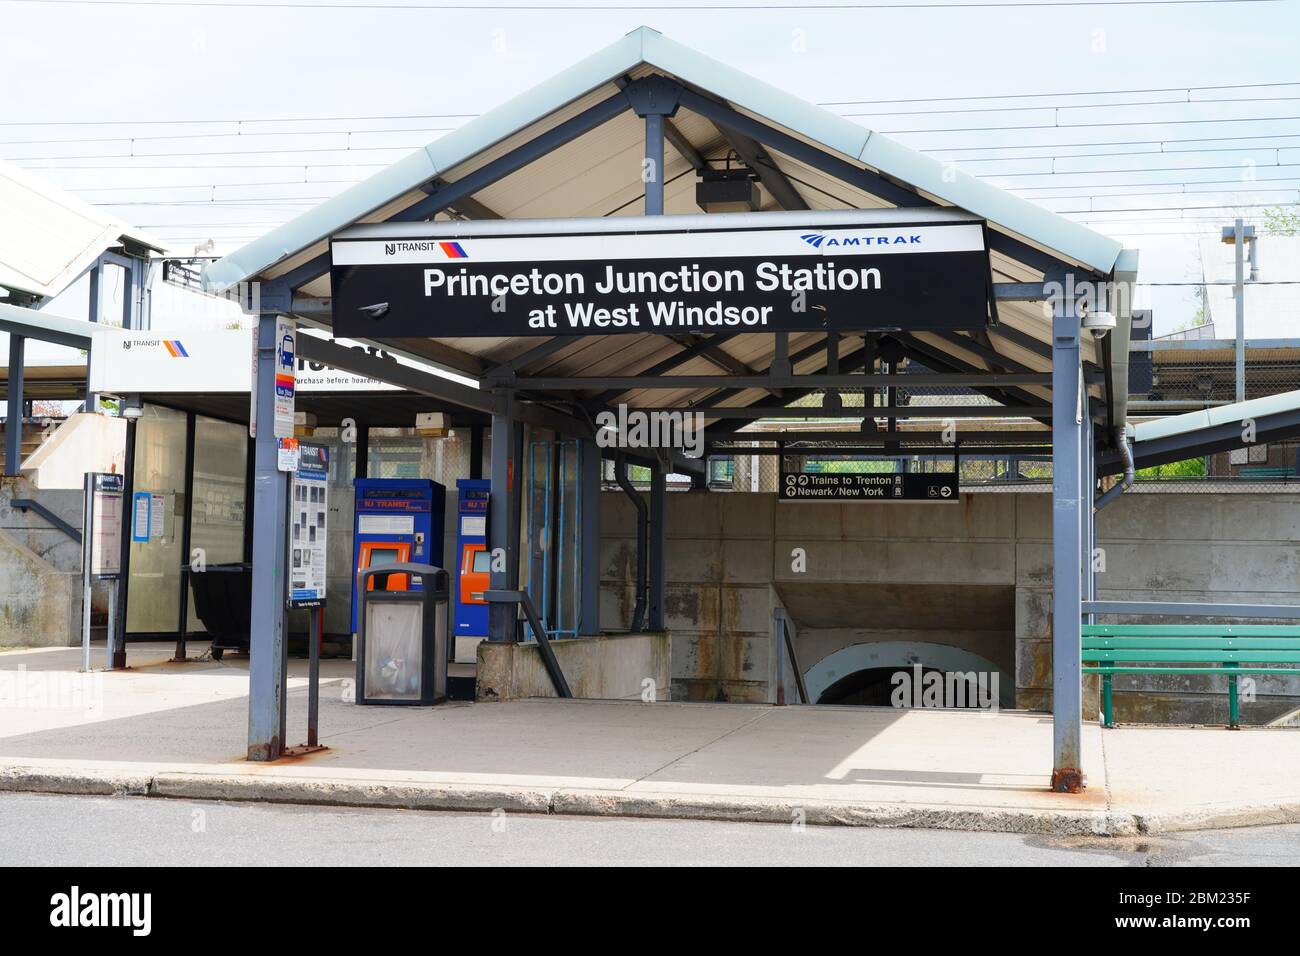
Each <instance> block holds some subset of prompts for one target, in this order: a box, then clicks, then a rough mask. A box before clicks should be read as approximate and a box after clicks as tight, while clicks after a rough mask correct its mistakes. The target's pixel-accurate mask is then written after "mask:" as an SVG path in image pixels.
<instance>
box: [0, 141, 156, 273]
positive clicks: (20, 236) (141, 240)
mask: <svg viewBox="0 0 1300 956" xmlns="http://www.w3.org/2000/svg"><path fill="white" fill-rule="evenodd" d="M124 241H128V242H131V243H133V244H135V245H140V246H145V247H146V248H149V249H154V250H157V251H160V252H161V251H163V250H164V247H163V246H162V245H161V244H160V243H159V242H158V241H157V240H155V239H153V238H151V237H150V236H149V235H148V234H147V233H145V232H142V231H140V230H138V229H135V228H134V227H132V226H127V225H124V224H123V223H120V222H117V221H116V220H114V219H111V218H110V217H108V216H105V215H104V214H103V213H102V212H100V211H99V210H98V209H96V208H95V207H94V206H91V205H89V204H88V203H85V202H82V201H81V200H80V199H77V198H76V197H75V196H73V195H71V194H70V193H67V192H64V191H63V190H62V189H59V188H58V187H56V186H54V185H52V184H50V183H48V182H46V181H45V180H43V179H41V178H39V177H37V176H33V175H31V174H30V173H28V172H27V171H26V170H23V169H20V168H19V167H17V166H14V165H12V164H10V163H6V162H3V161H0V287H3V288H6V289H12V290H15V291H18V292H24V293H27V294H29V295H34V296H38V297H40V298H48V297H51V296H55V295H58V294H59V293H60V292H62V291H63V290H64V289H66V288H67V287H68V286H69V285H71V284H72V282H73V281H74V280H76V278H77V277H78V276H79V275H81V273H82V272H84V271H85V269H86V267H87V266H89V265H90V264H91V263H92V262H94V261H95V259H96V258H98V257H99V255H100V254H101V253H102V252H104V250H105V249H111V248H113V247H115V246H120V245H121V244H122V243H123V242H124Z"/></svg>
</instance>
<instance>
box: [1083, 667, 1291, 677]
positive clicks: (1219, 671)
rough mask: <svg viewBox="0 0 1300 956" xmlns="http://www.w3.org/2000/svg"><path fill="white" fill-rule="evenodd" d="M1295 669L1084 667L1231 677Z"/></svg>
mask: <svg viewBox="0 0 1300 956" xmlns="http://www.w3.org/2000/svg"><path fill="white" fill-rule="evenodd" d="M1293 670H1295V668H1293V667H1281V668H1279V667H1231V668H1228V667H1086V666H1085V667H1084V668H1083V672H1084V673H1085V674H1212V675H1217V676H1219V677H1231V676H1232V675H1233V674H1278V673H1282V674H1286V673H1289V672H1290V671H1293Z"/></svg>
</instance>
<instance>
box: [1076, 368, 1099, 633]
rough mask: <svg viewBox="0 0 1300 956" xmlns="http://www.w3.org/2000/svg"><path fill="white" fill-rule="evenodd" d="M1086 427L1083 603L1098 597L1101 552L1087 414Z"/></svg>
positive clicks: (1081, 510) (1082, 490)
mask: <svg viewBox="0 0 1300 956" xmlns="http://www.w3.org/2000/svg"><path fill="white" fill-rule="evenodd" d="M1087 397H1088V393H1087V391H1086V390H1085V391H1084V400H1085V401H1086V400H1087ZM1085 408H1086V406H1085ZM1082 425H1083V427H1082V428H1081V429H1080V432H1079V441H1080V446H1079V455H1080V457H1079V464H1080V470H1079V513H1080V515H1082V521H1083V567H1082V571H1083V574H1082V577H1081V579H1080V587H1081V589H1082V590H1081V595H1082V598H1083V600H1085V601H1091V600H1094V599H1095V598H1096V596H1097V572H1096V570H1095V569H1094V567H1093V559H1094V555H1095V552H1096V550H1097V518H1096V513H1095V511H1094V509H1093V501H1094V500H1095V498H1096V496H1097V478H1096V475H1097V455H1096V444H1095V438H1094V428H1095V423H1094V422H1093V420H1092V416H1091V415H1089V414H1087V412H1086V411H1085V413H1084V416H1083V422H1082ZM1089 623H1091V620H1089Z"/></svg>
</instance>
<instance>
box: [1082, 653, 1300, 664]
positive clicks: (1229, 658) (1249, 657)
mask: <svg viewBox="0 0 1300 956" xmlns="http://www.w3.org/2000/svg"><path fill="white" fill-rule="evenodd" d="M1083 659H1084V660H1089V661H1157V662H1168V663H1173V662H1175V661H1187V662H1189V663H1193V664H1223V663H1232V662H1241V663H1243V664H1291V663H1295V664H1300V651H1215V650H1198V651H1185V650H1183V651H1180V650H1163V649H1158V650H1145V651H1144V650H1096V649H1089V650H1085V651H1084V652H1083Z"/></svg>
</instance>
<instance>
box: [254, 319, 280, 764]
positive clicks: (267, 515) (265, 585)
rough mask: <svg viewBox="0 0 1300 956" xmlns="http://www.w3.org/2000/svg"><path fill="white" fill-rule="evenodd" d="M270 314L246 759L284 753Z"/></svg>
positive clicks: (260, 352) (258, 462)
mask: <svg viewBox="0 0 1300 956" xmlns="http://www.w3.org/2000/svg"><path fill="white" fill-rule="evenodd" d="M277 344H278V343H277V342H276V340H275V314H274V313H263V314H261V315H260V316H259V317H258V323H257V437H256V438H255V440H254V470H253V572H252V579H253V598H252V609H251V618H250V625H249V627H250V634H249V637H250V653H249V662H248V759H249V760H275V759H277V758H279V757H280V755H281V754H282V753H283V752H284V722H285V693H286V683H285V665H286V654H285V632H286V620H285V594H286V592H285V570H286V569H285V549H286V547H287V542H286V522H287V521H288V508H289V476H288V474H287V473H286V472H282V471H280V470H278V469H277V468H276V442H275V429H274V421H275V355H276V346H277Z"/></svg>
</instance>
